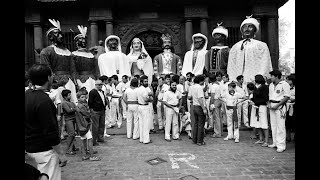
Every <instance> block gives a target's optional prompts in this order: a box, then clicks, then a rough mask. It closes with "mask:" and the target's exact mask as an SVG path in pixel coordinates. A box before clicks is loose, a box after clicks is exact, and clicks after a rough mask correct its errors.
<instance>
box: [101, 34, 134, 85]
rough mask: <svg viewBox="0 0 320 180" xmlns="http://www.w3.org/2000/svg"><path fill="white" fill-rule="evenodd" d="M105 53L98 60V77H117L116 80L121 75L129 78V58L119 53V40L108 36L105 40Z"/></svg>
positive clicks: (116, 37)
mask: <svg viewBox="0 0 320 180" xmlns="http://www.w3.org/2000/svg"><path fill="white" fill-rule="evenodd" d="M104 43H105V50H106V52H105V53H103V54H101V55H100V56H99V58H98V65H99V69H100V76H102V75H106V76H108V77H111V76H112V75H115V74H116V75H118V79H122V76H123V75H127V76H131V73H130V68H129V58H128V57H127V56H126V55H125V54H124V53H122V52H121V44H120V38H119V37H118V36H115V35H110V36H108V37H107V38H106V40H105V42H104Z"/></svg>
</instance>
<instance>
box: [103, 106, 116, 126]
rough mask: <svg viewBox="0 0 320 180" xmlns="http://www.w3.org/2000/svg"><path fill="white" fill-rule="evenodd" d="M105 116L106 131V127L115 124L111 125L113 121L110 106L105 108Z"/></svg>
mask: <svg viewBox="0 0 320 180" xmlns="http://www.w3.org/2000/svg"><path fill="white" fill-rule="evenodd" d="M105 114H106V117H105V125H106V129H107V127H108V126H113V125H115V123H113V121H112V120H111V106H110V108H108V106H106V111H105Z"/></svg>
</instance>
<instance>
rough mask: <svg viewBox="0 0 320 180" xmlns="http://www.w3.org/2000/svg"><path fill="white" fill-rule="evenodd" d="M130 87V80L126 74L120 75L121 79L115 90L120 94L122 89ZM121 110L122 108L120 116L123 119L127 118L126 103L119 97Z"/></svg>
mask: <svg viewBox="0 0 320 180" xmlns="http://www.w3.org/2000/svg"><path fill="white" fill-rule="evenodd" d="M129 87H130V82H129V79H128V76H127V75H123V76H122V81H121V82H119V84H118V85H117V87H116V90H117V91H119V92H120V94H121V96H122V95H123V93H124V91H125V90H126V89H127V88H129ZM121 107H122V108H121V110H122V118H123V120H125V119H127V114H126V108H127V107H126V103H124V101H123V100H122V99H121Z"/></svg>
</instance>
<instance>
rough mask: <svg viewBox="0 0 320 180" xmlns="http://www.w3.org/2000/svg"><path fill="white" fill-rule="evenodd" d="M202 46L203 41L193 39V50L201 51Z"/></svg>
mask: <svg viewBox="0 0 320 180" xmlns="http://www.w3.org/2000/svg"><path fill="white" fill-rule="evenodd" d="M203 46H204V39H203V38H202V37H195V38H194V48H195V49H202V48H203Z"/></svg>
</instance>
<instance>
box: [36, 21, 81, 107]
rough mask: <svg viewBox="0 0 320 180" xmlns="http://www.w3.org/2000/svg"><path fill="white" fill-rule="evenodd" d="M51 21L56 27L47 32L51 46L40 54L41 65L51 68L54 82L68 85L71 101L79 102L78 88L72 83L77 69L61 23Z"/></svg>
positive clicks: (66, 86)
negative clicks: (65, 45) (66, 45)
mask: <svg viewBox="0 0 320 180" xmlns="http://www.w3.org/2000/svg"><path fill="white" fill-rule="evenodd" d="M49 21H50V23H51V24H52V25H53V26H54V27H51V28H50V29H49V30H48V31H47V37H48V39H49V40H50V42H51V45H50V46H48V47H46V48H44V49H42V51H41V52H40V64H46V65H48V66H49V67H50V69H51V70H52V72H53V74H54V80H56V81H62V82H64V83H66V84H65V88H66V89H69V90H70V91H71V101H72V102H77V98H76V87H75V84H74V82H73V81H72V80H74V76H72V74H74V71H75V67H74V64H73V62H72V56H71V52H70V51H69V50H68V49H67V48H66V47H64V43H63V35H62V32H61V27H60V22H59V21H58V20H57V21H56V20H54V19H49Z"/></svg>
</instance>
